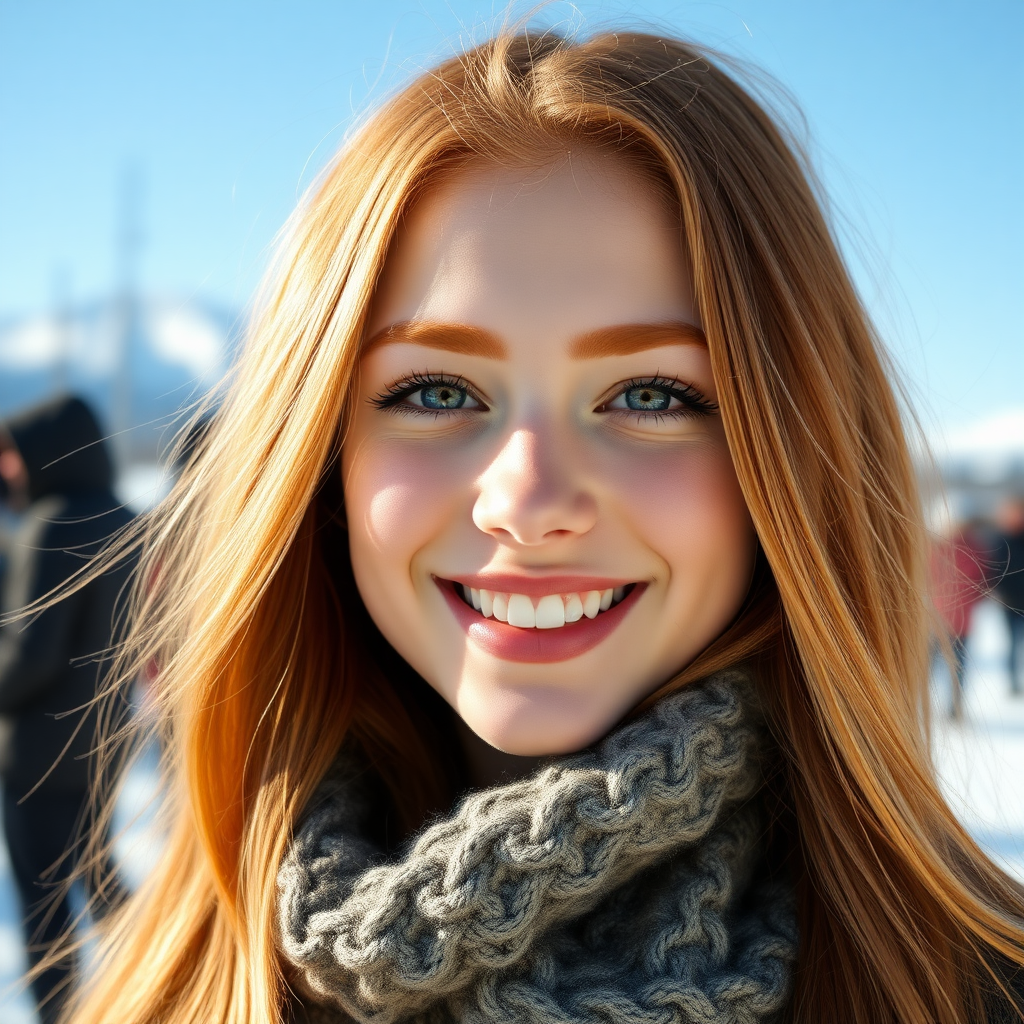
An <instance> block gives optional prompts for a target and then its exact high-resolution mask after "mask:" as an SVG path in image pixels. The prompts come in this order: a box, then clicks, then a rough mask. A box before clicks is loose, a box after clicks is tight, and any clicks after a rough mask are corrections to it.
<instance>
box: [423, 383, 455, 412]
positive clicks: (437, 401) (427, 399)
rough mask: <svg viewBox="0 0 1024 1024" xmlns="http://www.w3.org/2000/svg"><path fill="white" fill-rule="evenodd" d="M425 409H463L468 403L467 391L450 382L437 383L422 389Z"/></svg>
mask: <svg viewBox="0 0 1024 1024" xmlns="http://www.w3.org/2000/svg"><path fill="white" fill-rule="evenodd" d="M420 401H421V402H422V403H423V408H424V409H461V408H462V406H463V405H465V404H466V392H465V391H464V390H463V389H462V388H454V387H452V386H451V385H450V384H435V385H434V386H433V387H430V388H423V389H422V390H421V391H420Z"/></svg>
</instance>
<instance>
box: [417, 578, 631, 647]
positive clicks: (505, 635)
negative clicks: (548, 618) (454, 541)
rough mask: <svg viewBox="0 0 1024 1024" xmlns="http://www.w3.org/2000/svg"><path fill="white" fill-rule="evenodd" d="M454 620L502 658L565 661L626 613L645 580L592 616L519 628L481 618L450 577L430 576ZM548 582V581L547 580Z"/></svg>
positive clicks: (606, 632) (591, 644)
mask: <svg viewBox="0 0 1024 1024" xmlns="http://www.w3.org/2000/svg"><path fill="white" fill-rule="evenodd" d="M434 582H435V583H436V584H437V585H438V587H439V588H440V590H441V593H442V594H443V595H444V598H445V600H446V601H447V602H448V607H449V608H451V610H452V613H453V614H454V616H455V619H456V621H457V622H458V623H459V625H460V626H462V628H463V629H464V630H465V631H466V634H467V635H468V636H469V638H470V639H471V640H472V641H473V642H474V643H475V644H476V645H477V647H479V648H481V649H482V650H484V651H486V652H487V653H488V654H490V655H492V656H493V657H495V658H500V659H501V660H502V661H520V662H531V663H534V664H544V663H550V662H554V661H568V660H569V659H570V658H577V657H579V656H580V655H581V654H585V653H586V652H587V651H589V650H590V649H591V648H593V647H596V646H597V645H598V644H599V643H600V642H601V641H602V640H604V638H605V637H606V636H608V635H609V634H610V633H611V632H612V631H613V630H614V629H615V628H616V627H617V626H618V625H619V623H620V622H622V620H623V619H624V618H625V617H626V615H627V614H629V610H630V609H631V608H632V607H633V605H635V604H636V602H637V601H638V600H639V598H640V595H641V594H642V593H643V592H644V591H645V590H646V589H647V584H646V583H637V584H635V585H633V587H632V589H631V590H630V591H629V593H628V594H626V596H625V597H624V598H623V599H622V600H621V601H620V602H619V603H618V604H616V605H614V606H613V607H611V608H609V609H608V610H607V611H604V612H601V613H600V614H599V615H598V616H597V617H596V618H593V619H590V618H586V617H584V618H582V619H580V620H579V621H577V622H567V623H566V624H565V625H564V626H561V627H560V628H558V629H536V628H535V629H521V628H520V627H518V626H510V625H508V623H506V622H500V621H499V620H497V619H493V618H484V616H483V615H481V614H480V612H478V611H476V610H475V609H474V608H472V607H470V606H469V605H468V604H466V602H465V601H463V599H462V597H461V596H460V595H459V594H458V593H456V585H455V583H454V582H453V581H451V580H445V579H440V578H438V577H434ZM549 585H550V584H549Z"/></svg>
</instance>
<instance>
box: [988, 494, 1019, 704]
mask: <svg viewBox="0 0 1024 1024" xmlns="http://www.w3.org/2000/svg"><path fill="white" fill-rule="evenodd" d="M996 527H997V528H998V531H999V532H998V535H997V544H996V549H995V562H996V574H995V588H994V593H995V596H996V597H997V598H998V599H999V601H1000V603H1001V604H1002V606H1003V609H1004V611H1005V612H1006V625H1007V627H1008V628H1009V631H1010V653H1009V664H1008V666H1007V668H1008V670H1009V673H1010V692H1011V693H1012V694H1013V695H1014V696H1015V697H1016V696H1020V695H1021V694H1022V693H1024V497H1021V496H1020V495H1015V496H1014V497H1011V498H1008V499H1007V500H1006V501H1004V502H1003V503H1002V504H1001V505H1000V507H999V509H998V510H997V512H996Z"/></svg>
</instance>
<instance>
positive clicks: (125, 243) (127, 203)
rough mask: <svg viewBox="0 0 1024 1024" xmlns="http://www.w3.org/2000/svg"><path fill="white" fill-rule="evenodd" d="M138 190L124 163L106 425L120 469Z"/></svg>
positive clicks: (127, 410) (128, 403) (134, 171)
mask: <svg viewBox="0 0 1024 1024" xmlns="http://www.w3.org/2000/svg"><path fill="white" fill-rule="evenodd" d="M142 190H143V175H142V171H141V169H140V168H139V167H138V166H137V165H136V164H128V165H127V166H126V167H125V168H124V171H123V173H122V176H121V186H120V189H119V192H118V218H117V238H116V253H117V257H116V259H117V265H116V274H117V282H116V287H117V295H116V299H115V309H116V314H115V315H116V328H115V330H116V333H117V345H116V350H115V367H114V378H113V394H112V396H111V399H112V400H111V423H110V429H111V433H112V434H113V437H114V449H115V452H116V454H117V456H118V462H119V463H120V468H122V469H123V468H124V466H125V465H126V464H127V463H128V462H129V461H130V460H131V449H132V432H131V428H132V426H133V424H134V415H133V414H134V409H133V404H132V379H133V373H132V371H133V364H134V362H135V360H134V358H133V357H134V353H135V351H136V350H137V348H138V346H139V341H140V333H141V322H140V321H141V310H140V302H139V265H140V260H141V256H142V243H143V234H142V198H143V197H142Z"/></svg>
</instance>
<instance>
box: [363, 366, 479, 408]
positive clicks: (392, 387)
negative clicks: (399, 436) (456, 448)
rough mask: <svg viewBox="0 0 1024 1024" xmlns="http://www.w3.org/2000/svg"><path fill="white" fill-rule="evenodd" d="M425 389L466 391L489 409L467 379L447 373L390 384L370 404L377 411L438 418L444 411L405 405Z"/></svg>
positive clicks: (406, 379)
mask: <svg viewBox="0 0 1024 1024" xmlns="http://www.w3.org/2000/svg"><path fill="white" fill-rule="evenodd" d="M424 388H455V389H456V390H459V391H465V392H466V394H467V395H469V396H470V397H471V398H472V399H473V400H474V401H476V402H479V403H480V405H481V406H482V407H483V409H484V410H486V408H487V405H486V403H485V402H484V400H483V399H482V398H481V397H480V396H479V395H478V394H477V393H476V392H475V391H474V390H473V389H472V388H471V387H470V386H469V383H468V382H467V381H466V380H465V378H463V377H449V376H448V375H447V374H445V373H414V374H411V375H410V376H408V377H402V378H401V379H400V380H396V381H395V382H394V383H393V384H389V385H388V386H387V387H386V388H385V389H384V390H383V391H382V392H380V393H379V394H376V395H374V396H373V398H371V399H370V404H371V405H373V406H374V407H375V408H377V409H387V410H391V411H392V412H397V413H403V414H405V415H409V416H420V415H427V416H434V417H437V416H440V415H443V413H444V410H443V409H425V408H423V407H422V406H416V405H408V404H403V403H404V402H405V399H406V398H408V397H409V395H412V394H415V392H417V391H421V390H423V389H424ZM452 411H453V412H454V411H458V410H452ZM473 411H474V412H475V411H477V410H473Z"/></svg>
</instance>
